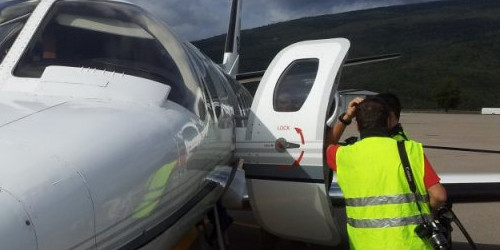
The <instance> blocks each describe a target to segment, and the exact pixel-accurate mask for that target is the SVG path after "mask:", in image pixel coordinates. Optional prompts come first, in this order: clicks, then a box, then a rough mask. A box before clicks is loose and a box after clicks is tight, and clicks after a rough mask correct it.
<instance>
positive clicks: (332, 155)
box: [326, 145, 340, 171]
mask: <svg viewBox="0 0 500 250" xmlns="http://www.w3.org/2000/svg"><path fill="white" fill-rule="evenodd" d="M339 147H340V145H330V146H328V148H327V149H326V163H327V164H328V167H330V168H331V169H332V170H333V171H337V150H338V149H339Z"/></svg>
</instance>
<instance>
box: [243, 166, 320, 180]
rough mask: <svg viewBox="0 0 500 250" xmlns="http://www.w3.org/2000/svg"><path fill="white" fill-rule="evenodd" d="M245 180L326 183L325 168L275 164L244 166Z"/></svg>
mask: <svg viewBox="0 0 500 250" xmlns="http://www.w3.org/2000/svg"><path fill="white" fill-rule="evenodd" d="M243 169H244V170H245V178H247V179H254V180H270V181H288V182H303V183H325V179H324V174H323V168H322V167H319V166H292V165H274V164H243Z"/></svg>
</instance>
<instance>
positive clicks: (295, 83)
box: [273, 58, 319, 112]
mask: <svg viewBox="0 0 500 250" xmlns="http://www.w3.org/2000/svg"><path fill="white" fill-rule="evenodd" d="M318 66H319V60H318V59H316V58H309V59H300V60H296V61H293V62H292V63H291V64H290V65H289V66H288V67H287V69H286V70H285V71H284V72H283V74H282V75H281V77H280V78H279V80H278V83H277V84H276V89H275V91H274V96H273V107H274V110H275V111H277V112H295V111H298V110H299V109H300V108H301V107H302V105H303V104H304V102H305V101H306V99H307V96H308V95H309V92H311V88H312V86H313V84H314V80H315V79H316V75H317V72H318Z"/></svg>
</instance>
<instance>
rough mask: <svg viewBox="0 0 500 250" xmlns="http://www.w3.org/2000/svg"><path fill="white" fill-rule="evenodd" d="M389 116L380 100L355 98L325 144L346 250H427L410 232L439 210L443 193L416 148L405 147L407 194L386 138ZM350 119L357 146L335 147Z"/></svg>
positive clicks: (393, 143)
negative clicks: (340, 197) (339, 198)
mask: <svg viewBox="0 0 500 250" xmlns="http://www.w3.org/2000/svg"><path fill="white" fill-rule="evenodd" d="M389 113H390V111H389V108H388V107H387V104H386V103H385V102H384V101H383V100H382V99H381V98H374V97H371V98H370V97H369V98H366V99H365V100H362V99H361V98H356V99H354V100H353V101H351V102H350V103H349V105H348V107H347V110H346V113H344V114H342V115H340V117H339V121H337V122H336V123H335V125H334V127H333V131H332V132H331V134H330V136H329V139H328V140H327V145H329V146H328V148H327V152H326V154H327V163H328V165H329V167H330V168H332V169H333V170H334V171H336V172H337V181H338V184H339V186H340V188H341V190H342V192H343V194H344V197H345V202H346V213H347V232H348V235H349V245H350V247H351V249H432V247H431V245H430V243H429V242H428V241H427V239H422V238H420V237H419V236H418V235H417V234H416V233H415V232H414V230H415V228H416V227H417V226H418V225H419V224H422V223H423V218H424V217H430V215H431V212H432V211H431V208H433V209H437V208H439V207H440V206H442V205H443V204H444V202H445V201H446V191H445V189H444V188H443V186H442V185H441V184H440V183H439V177H438V176H437V175H436V173H435V172H434V170H433V169H432V167H431V166H430V164H428V163H427V161H426V160H424V158H425V157H424V151H423V148H422V144H420V143H418V142H415V141H405V149H406V152H407V155H408V159H409V162H410V165H411V168H412V172H413V175H414V179H415V183H416V187H417V189H416V194H414V193H412V191H411V189H410V187H409V184H408V180H407V179H406V176H405V172H404V170H403V167H402V163H401V159H400V156H399V153H398V147H397V140H395V139H393V138H391V137H390V135H389V122H390V121H389ZM354 117H356V122H357V125H358V130H359V132H360V137H361V140H360V141H358V142H356V143H355V144H353V145H348V146H339V145H337V143H338V140H339V139H340V135H342V133H343V131H344V129H345V127H346V126H347V125H349V124H350V123H351V121H352V119H353V118H354ZM417 202H419V205H420V209H419V208H418V206H417ZM429 205H430V206H429Z"/></svg>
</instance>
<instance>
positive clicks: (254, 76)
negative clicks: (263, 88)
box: [236, 54, 401, 84]
mask: <svg viewBox="0 0 500 250" xmlns="http://www.w3.org/2000/svg"><path fill="white" fill-rule="evenodd" d="M400 57H401V55H400V54H385V55H377V56H370V57H361V58H353V59H348V60H346V61H345V62H344V64H343V65H342V67H350V66H356V65H361V64H367V63H376V62H383V61H387V60H393V59H398V58H400ZM265 72H266V71H265V70H259V71H252V72H244V73H240V74H237V75H236V80H237V81H238V82H240V83H241V84H245V83H249V82H256V81H260V80H261V79H262V76H263V75H264V73H265Z"/></svg>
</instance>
